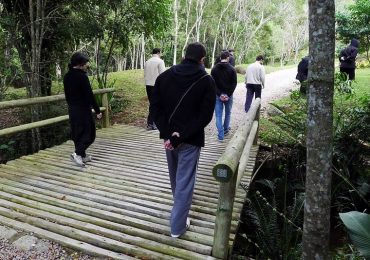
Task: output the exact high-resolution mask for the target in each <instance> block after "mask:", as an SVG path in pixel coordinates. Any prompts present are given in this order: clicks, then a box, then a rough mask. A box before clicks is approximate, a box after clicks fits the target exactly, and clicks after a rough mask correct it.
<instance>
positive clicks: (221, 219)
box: [212, 171, 238, 259]
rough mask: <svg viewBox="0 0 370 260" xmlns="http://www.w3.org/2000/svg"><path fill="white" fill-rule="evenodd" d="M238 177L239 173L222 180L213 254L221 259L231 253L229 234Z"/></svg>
mask: <svg viewBox="0 0 370 260" xmlns="http://www.w3.org/2000/svg"><path fill="white" fill-rule="evenodd" d="M236 172H237V171H236ZM237 177H238V175H237V174H234V175H233V177H232V178H231V180H230V181H229V182H220V196H219V198H218V206H217V212H216V223H215V233H214V241H213V247H212V256H213V257H216V258H220V259H227V257H228V254H229V236H230V227H231V217H232V214H233V208H234V198H235V189H236V180H237Z"/></svg>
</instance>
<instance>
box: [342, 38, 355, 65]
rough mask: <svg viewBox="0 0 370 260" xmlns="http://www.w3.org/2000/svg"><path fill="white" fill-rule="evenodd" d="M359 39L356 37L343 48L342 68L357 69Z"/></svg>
mask: <svg viewBox="0 0 370 260" xmlns="http://www.w3.org/2000/svg"><path fill="white" fill-rule="evenodd" d="M358 48H359V41H358V40H356V39H352V40H351V44H350V45H349V46H348V47H347V48H345V49H343V50H341V52H340V54H339V62H340V68H344V69H355V68H356V56H357V53H358Z"/></svg>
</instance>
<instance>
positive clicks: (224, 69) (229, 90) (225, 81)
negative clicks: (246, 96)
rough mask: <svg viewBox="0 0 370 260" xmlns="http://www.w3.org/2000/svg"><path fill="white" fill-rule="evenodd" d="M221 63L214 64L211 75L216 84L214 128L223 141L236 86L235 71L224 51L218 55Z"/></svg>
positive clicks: (228, 126) (227, 128) (219, 138)
mask: <svg viewBox="0 0 370 260" xmlns="http://www.w3.org/2000/svg"><path fill="white" fill-rule="evenodd" d="M220 57H221V62H220V63H218V64H216V65H215V66H214V67H213V68H212V71H211V75H212V77H213V79H214V80H215V83H216V106H215V116H216V127H217V131H218V140H219V141H222V140H224V136H225V135H227V134H228V133H229V131H230V116H231V108H232V106H233V93H234V90H235V88H236V84H237V75H236V71H235V69H234V68H233V66H231V64H230V63H229V58H230V53H229V52H228V51H224V52H222V53H221V55H220ZM224 107H225V120H224V122H223V123H222V114H223V110H224Z"/></svg>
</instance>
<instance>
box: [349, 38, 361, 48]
mask: <svg viewBox="0 0 370 260" xmlns="http://www.w3.org/2000/svg"><path fill="white" fill-rule="evenodd" d="M350 45H351V46H353V47H355V48H358V47H359V46H360V42H359V41H358V40H357V39H352V40H351V44H350Z"/></svg>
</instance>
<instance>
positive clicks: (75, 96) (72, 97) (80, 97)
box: [63, 68, 100, 114]
mask: <svg viewBox="0 0 370 260" xmlns="http://www.w3.org/2000/svg"><path fill="white" fill-rule="evenodd" d="M63 83H64V93H65V96H66V100H67V103H68V107H69V109H70V110H72V111H74V110H83V111H87V112H89V114H91V108H93V109H94V111H95V113H96V114H99V113H100V109H99V106H98V104H97V103H96V101H95V97H94V94H93V92H92V89H91V85H90V81H89V78H88V77H87V74H86V72H84V71H83V70H80V69H74V68H70V69H69V71H68V72H67V73H66V75H65V76H64V79H63Z"/></svg>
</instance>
